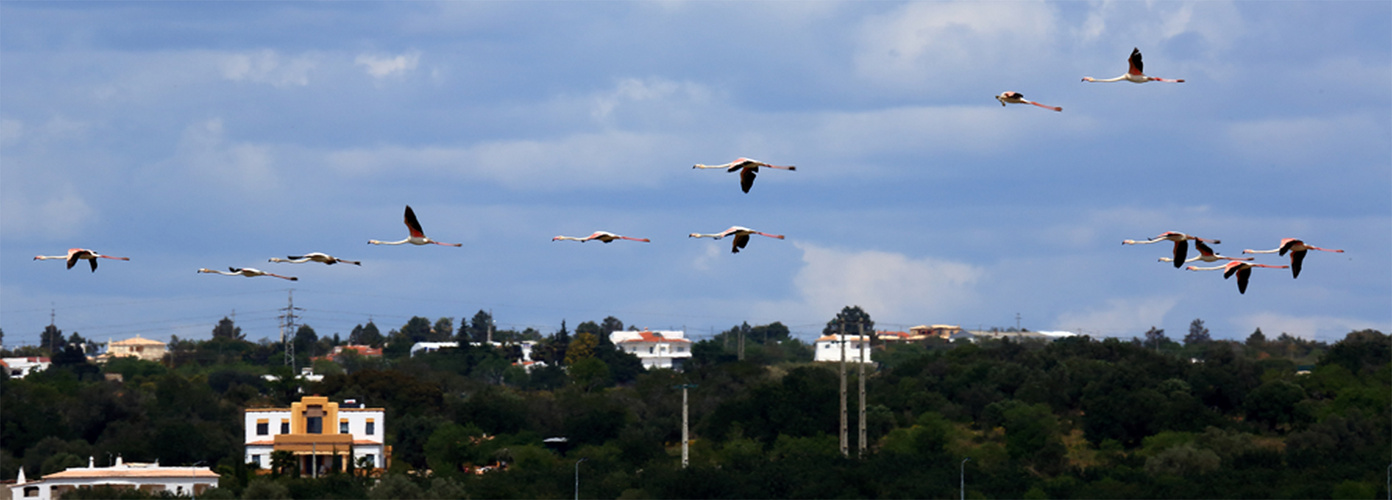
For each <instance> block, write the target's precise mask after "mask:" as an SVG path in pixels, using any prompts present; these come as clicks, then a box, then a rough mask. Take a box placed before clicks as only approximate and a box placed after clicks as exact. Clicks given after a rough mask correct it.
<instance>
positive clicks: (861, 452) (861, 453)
mask: <svg viewBox="0 0 1392 500" xmlns="http://www.w3.org/2000/svg"><path fill="white" fill-rule="evenodd" d="M869 343H870V339H869V338H867V337H866V336H865V323H860V359H859V360H858V361H859V362H860V375H859V379H860V437H859V438H857V439H858V441H856V444H857V446H856V458H865V347H866V346H865V344H869Z"/></svg>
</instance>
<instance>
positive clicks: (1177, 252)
mask: <svg viewBox="0 0 1392 500" xmlns="http://www.w3.org/2000/svg"><path fill="white" fill-rule="evenodd" d="M1189 240H1196V241H1207V242H1211V243H1214V244H1218V243H1222V241H1219V240H1210V239H1207V238H1200V237H1198V236H1189V235H1187V234H1184V233H1181V232H1177V231H1166V232H1163V233H1160V235H1159V236H1156V237H1154V238H1151V239H1148V240H1145V241H1136V240H1124V241H1122V242H1121V244H1123V245H1149V244H1151V243H1159V242H1161V241H1173V242H1174V257H1172V259H1173V260H1172V262H1174V266H1175V269H1179V268H1180V267H1183V265H1184V263H1185V262H1187V261H1186V260H1184V259H1185V257H1186V256H1187V255H1189Z"/></svg>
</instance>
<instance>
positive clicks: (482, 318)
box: [459, 309, 497, 342]
mask: <svg viewBox="0 0 1392 500" xmlns="http://www.w3.org/2000/svg"><path fill="white" fill-rule="evenodd" d="M490 328H493V315H492V314H490V313H489V312H488V311H485V310H483V309H479V311H478V312H476V313H474V317H473V318H472V319H470V320H469V335H468V337H469V339H470V340H473V341H474V342H485V341H487V340H488V331H489V329H490ZM459 330H460V332H459V333H460V334H461V336H463V335H462V334H463V333H464V332H463V330H464V328H463V327H462V326H461V327H460V328H459ZM494 340H497V339H494Z"/></svg>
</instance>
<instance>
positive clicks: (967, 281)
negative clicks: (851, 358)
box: [755, 242, 987, 323]
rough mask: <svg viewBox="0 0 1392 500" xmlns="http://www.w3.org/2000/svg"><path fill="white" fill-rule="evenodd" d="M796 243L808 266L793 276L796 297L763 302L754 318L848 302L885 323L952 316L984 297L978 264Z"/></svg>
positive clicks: (824, 310) (823, 310)
mask: <svg viewBox="0 0 1392 500" xmlns="http://www.w3.org/2000/svg"><path fill="white" fill-rule="evenodd" d="M793 245H794V246H796V247H797V248H798V249H800V250H802V252H803V255H802V261H803V264H804V265H803V267H802V269H800V270H799V271H798V272H797V275H796V276H794V277H793V286H794V287H795V288H796V289H797V295H798V299H796V300H795V301H793V303H786V302H785V303H766V304H761V305H760V306H758V308H759V309H763V311H761V312H760V313H758V314H756V315H755V316H761V317H777V316H778V315H780V314H783V315H786V314H787V313H788V312H789V311H797V312H798V313H799V314H796V316H800V317H819V316H826V315H835V314H836V311H840V310H841V308H842V307H844V306H847V305H858V306H860V307H861V308H862V309H864V310H865V311H866V312H868V313H870V314H871V316H872V317H874V318H876V320H877V321H880V322H885V323H907V322H912V321H918V320H919V319H920V318H924V317H944V316H952V315H953V313H954V312H955V311H956V310H958V309H960V308H962V307H965V306H967V305H970V304H974V303H976V302H978V301H979V300H980V299H979V297H978V294H977V291H976V286H977V283H978V282H979V281H981V280H982V279H983V278H984V277H985V275H986V274H987V273H986V271H985V270H984V269H982V268H980V267H977V266H973V265H970V264H964V263H960V262H953V261H948V260H942V259H934V258H931V257H925V258H912V257H909V256H907V255H904V254H900V253H892V252H881V251H875V250H866V251H847V250H838V249H832V248H825V247H820V246H817V245H813V244H810V243H803V242H795V243H793Z"/></svg>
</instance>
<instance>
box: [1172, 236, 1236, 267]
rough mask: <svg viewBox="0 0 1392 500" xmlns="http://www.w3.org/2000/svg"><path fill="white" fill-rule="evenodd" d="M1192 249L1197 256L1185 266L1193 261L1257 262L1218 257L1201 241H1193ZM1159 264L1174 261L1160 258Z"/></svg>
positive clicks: (1187, 261) (1190, 259)
mask: <svg viewBox="0 0 1392 500" xmlns="http://www.w3.org/2000/svg"><path fill="white" fill-rule="evenodd" d="M1194 249H1195V250H1198V251H1199V254H1198V255H1195V256H1193V257H1190V258H1189V260H1186V261H1184V263H1185V264H1188V263H1190V262H1194V261H1196V260H1201V261H1204V262H1218V261H1220V260H1245V261H1251V260H1257V259H1256V258H1255V257H1247V258H1245V259H1244V258H1241V257H1227V256H1223V255H1218V252H1214V251H1213V249H1212V248H1209V246H1208V245H1205V244H1204V242H1202V241H1195V242H1194ZM1160 262H1174V259H1173V258H1170V257H1161V258H1160Z"/></svg>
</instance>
